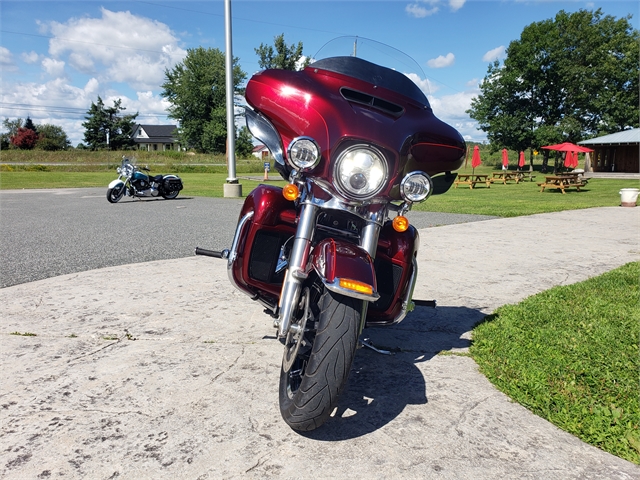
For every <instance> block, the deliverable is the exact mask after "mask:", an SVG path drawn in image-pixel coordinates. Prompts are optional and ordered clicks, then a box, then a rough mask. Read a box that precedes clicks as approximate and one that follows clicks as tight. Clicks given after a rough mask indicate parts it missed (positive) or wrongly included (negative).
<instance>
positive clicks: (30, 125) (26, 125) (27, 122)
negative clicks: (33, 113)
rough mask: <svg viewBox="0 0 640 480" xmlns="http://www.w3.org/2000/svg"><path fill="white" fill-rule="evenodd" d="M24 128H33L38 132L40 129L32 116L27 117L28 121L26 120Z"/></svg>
mask: <svg viewBox="0 0 640 480" xmlns="http://www.w3.org/2000/svg"><path fill="white" fill-rule="evenodd" d="M24 128H26V129H28V130H33V131H34V132H36V133H38V129H37V128H36V126H35V125H34V124H33V120H31V118H30V117H27V121H26V122H24Z"/></svg>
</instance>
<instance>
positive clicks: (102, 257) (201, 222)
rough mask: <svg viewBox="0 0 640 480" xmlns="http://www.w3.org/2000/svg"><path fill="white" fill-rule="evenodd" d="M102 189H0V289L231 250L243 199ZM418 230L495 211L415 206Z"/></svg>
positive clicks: (471, 219)
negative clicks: (144, 195) (111, 197)
mask: <svg viewBox="0 0 640 480" xmlns="http://www.w3.org/2000/svg"><path fill="white" fill-rule="evenodd" d="M106 191H107V189H106V187H105V188H67V189H56V190H3V191H0V221H1V222H2V229H0V288H2V287H8V286H11V285H17V284H20V283H26V282H32V281H35V280H42V279H44V278H49V277H54V276H57V275H64V274H69V273H75V272H83V271H87V270H93V269H96V268H103V267H110V266H115V265H127V264H132V263H141V262H148V261H153V260H167V259H171V258H184V257H188V256H191V255H193V254H194V250H195V247H196V246H199V247H202V248H208V249H211V250H222V249H224V248H229V246H230V245H231V241H232V240H233V233H234V230H235V225H236V222H237V221H238V214H239V213H240V209H241V207H242V200H241V199H230V198H205V197H189V196H184V195H180V196H178V198H176V199H175V200H164V199H162V198H158V199H156V198H150V199H131V198H130V197H125V198H124V199H122V200H121V201H120V202H118V203H116V204H111V203H109V202H108V201H107V199H106ZM409 216H410V219H411V220H412V221H413V222H414V225H416V226H417V227H418V228H424V227H429V226H434V225H446V224H451V223H463V222H469V221H478V220H485V219H489V218H492V217H487V216H481V215H480V216H478V215H452V214H441V213H428V212H410V213H409Z"/></svg>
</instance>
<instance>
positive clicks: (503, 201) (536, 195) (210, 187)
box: [0, 167, 639, 217]
mask: <svg viewBox="0 0 640 480" xmlns="http://www.w3.org/2000/svg"><path fill="white" fill-rule="evenodd" d="M476 170H477V171H478V172H482V173H490V172H492V171H495V170H493V169H492V168H491V167H480V168H478V169H476ZM152 173H176V172H175V170H160V169H157V168H156V169H154V170H153V171H152ZM178 174H179V175H180V177H181V178H182V180H183V183H184V190H183V191H182V193H181V195H191V196H204V197H222V196H223V185H224V183H225V182H226V178H227V175H226V174H225V173H193V172H178ZM263 175H264V173H263V172H257V173H238V177H239V178H240V183H241V184H242V192H243V195H245V196H246V195H247V194H248V193H249V192H251V190H253V189H254V188H255V187H256V186H257V185H259V184H260V183H265V182H263V181H262V180H261V179H262V177H263ZM537 175H538V178H536V180H539V181H543V180H544V179H543V178H542V176H543V175H542V174H540V173H537ZM116 176H117V174H116V172H115V168H114V169H112V170H110V171H94V172H62V171H37V170H36V171H2V172H0V188H1V189H23V188H70V187H104V188H105V193H106V188H107V185H108V184H109V182H111V180H113V179H115V178H116ZM247 178H253V179H256V180H248V179H247ZM269 179H270V180H269V182H266V183H272V184H275V185H283V184H284V181H283V180H282V179H281V178H280V176H279V175H278V174H277V173H275V172H272V173H271V174H270V176H269ZM638 186H639V182H638V181H637V180H616V179H590V180H589V184H588V185H587V186H586V187H585V188H583V189H582V191H580V192H578V191H576V190H571V189H570V190H567V193H566V194H564V195H563V194H562V193H561V192H559V191H556V190H545V191H544V192H540V187H538V185H537V182H536V181H534V182H529V181H525V182H521V183H519V184H515V183H510V184H507V185H503V184H497V183H495V184H493V185H492V186H491V188H487V187H486V186H484V185H477V186H476V188H474V189H473V190H471V189H469V188H468V187H462V186H461V187H458V188H451V189H450V190H449V191H448V192H447V193H445V194H443V195H434V196H432V197H431V198H429V199H428V200H427V201H426V202H424V203H421V204H418V205H415V206H414V207H413V208H414V209H415V210H422V211H431V212H448V213H467V214H479V215H495V216H499V217H515V216H520V215H531V214H534V213H545V212H556V211H561V210H573V209H580V208H590V207H605V206H616V205H620V194H619V191H620V189H621V188H636V187H638Z"/></svg>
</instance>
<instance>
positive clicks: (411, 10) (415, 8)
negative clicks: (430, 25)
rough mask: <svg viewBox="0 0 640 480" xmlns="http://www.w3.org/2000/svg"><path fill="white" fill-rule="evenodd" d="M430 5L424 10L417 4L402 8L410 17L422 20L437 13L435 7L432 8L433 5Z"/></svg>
mask: <svg viewBox="0 0 640 480" xmlns="http://www.w3.org/2000/svg"><path fill="white" fill-rule="evenodd" d="M435 3H437V2H435ZM431 5H432V7H431V8H426V7H423V6H422V5H421V4H419V3H411V4H409V5H407V6H406V7H405V8H404V10H405V12H407V13H408V14H409V15H411V16H412V17H415V18H424V17H428V16H429V15H433V14H434V13H437V12H438V7H437V6H433V3H431Z"/></svg>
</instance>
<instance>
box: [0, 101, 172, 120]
mask: <svg viewBox="0 0 640 480" xmlns="http://www.w3.org/2000/svg"><path fill="white" fill-rule="evenodd" d="M0 109H1V110H23V111H27V112H48V113H52V114H65V115H68V116H85V115H88V114H89V113H88V111H87V110H85V109H82V108H73V107H62V106H54V105H32V104H28V103H5V102H0ZM167 116H168V114H166V113H138V115H137V117H136V118H140V117H142V118H161V117H167Z"/></svg>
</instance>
